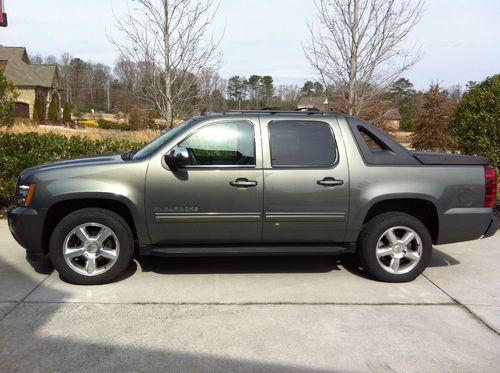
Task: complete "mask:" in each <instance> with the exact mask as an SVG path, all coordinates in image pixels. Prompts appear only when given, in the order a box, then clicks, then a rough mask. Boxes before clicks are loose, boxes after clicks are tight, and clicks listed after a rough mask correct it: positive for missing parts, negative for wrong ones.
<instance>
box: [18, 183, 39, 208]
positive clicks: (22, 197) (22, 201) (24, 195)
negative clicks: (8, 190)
mask: <svg viewBox="0 0 500 373" xmlns="http://www.w3.org/2000/svg"><path fill="white" fill-rule="evenodd" d="M35 187H36V185H35V184H27V185H26V184H20V185H18V187H17V193H16V201H17V205H18V206H20V207H29V205H30V202H31V197H33V193H34V192H35Z"/></svg>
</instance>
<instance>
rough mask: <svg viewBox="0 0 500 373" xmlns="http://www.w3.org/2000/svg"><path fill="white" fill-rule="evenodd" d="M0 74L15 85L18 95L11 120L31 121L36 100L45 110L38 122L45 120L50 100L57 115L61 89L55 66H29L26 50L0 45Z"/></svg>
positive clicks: (59, 107)
mask: <svg viewBox="0 0 500 373" xmlns="http://www.w3.org/2000/svg"><path fill="white" fill-rule="evenodd" d="M0 71H3V73H4V75H5V76H6V77H7V79H9V80H11V81H12V82H13V83H14V85H15V86H16V89H17V91H18V93H19V97H18V99H17V102H16V106H15V108H14V118H29V119H33V111H34V107H35V99H36V97H38V98H39V99H40V101H41V103H42V107H43V108H44V113H42V118H41V119H46V117H47V111H48V107H49V104H50V102H51V101H53V100H55V101H56V104H57V112H58V113H59V112H60V109H61V87H62V85H61V79H60V77H59V70H58V68H57V65H46V64H31V63H30V60H29V57H28V53H27V52H26V48H23V47H4V46H2V45H0Z"/></svg>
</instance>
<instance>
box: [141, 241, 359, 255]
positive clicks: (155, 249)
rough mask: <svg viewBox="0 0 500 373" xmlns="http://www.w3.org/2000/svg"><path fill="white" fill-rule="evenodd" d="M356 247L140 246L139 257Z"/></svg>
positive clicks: (325, 251)
mask: <svg viewBox="0 0 500 373" xmlns="http://www.w3.org/2000/svg"><path fill="white" fill-rule="evenodd" d="M355 247H356V245H355V244H354V243H346V244H300V245H299V244H296V245H279V244H269V245H265V244H262V245H224V244H222V245H178V246H174V245H172V246H154V245H144V246H140V254H141V255H159V256H189V255H196V256H203V255H208V256H212V255H213V256H217V255H325V254H344V253H354V252H355Z"/></svg>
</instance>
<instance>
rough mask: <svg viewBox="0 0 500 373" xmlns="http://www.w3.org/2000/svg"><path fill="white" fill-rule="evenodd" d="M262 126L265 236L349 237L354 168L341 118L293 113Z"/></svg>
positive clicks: (329, 239)
mask: <svg viewBox="0 0 500 373" xmlns="http://www.w3.org/2000/svg"><path fill="white" fill-rule="evenodd" d="M261 125H262V133H263V136H262V138H263V154H264V156H263V161H264V222H263V241H264V242H283V243H285V242H343V240H344V235H345V231H346V226H347V214H348V206H349V172H348V162H347V159H346V151H345V148H344V143H343V141H342V137H341V131H340V127H339V124H338V122H337V120H336V119H335V118H334V117H330V118H328V119H326V118H324V117H323V118H322V117H317V118H314V117H313V116H312V115H311V117H307V118H304V117H303V116H301V117H298V116H297V117H294V116H293V115H290V117H287V118H285V119H283V118H280V119H277V120H274V119H273V118H272V117H261ZM265 134H267V135H268V136H266V135H265Z"/></svg>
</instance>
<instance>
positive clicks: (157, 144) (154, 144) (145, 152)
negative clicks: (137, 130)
mask: <svg viewBox="0 0 500 373" xmlns="http://www.w3.org/2000/svg"><path fill="white" fill-rule="evenodd" d="M193 122H195V120H194V119H188V120H187V121H185V122H184V123H182V124H180V125H178V126H177V127H175V128H172V129H171V130H170V131H168V132H165V133H164V134H163V135H161V136H160V137H158V138H156V139H154V140H153V141H151V142H150V143H149V144H148V145H146V146H145V147H144V148H142V149H141V150H139V151H137V152H136V153H134V156H133V157H132V159H142V158H145V157H148V156H149V155H151V154H153V153H154V152H155V151H156V150H157V149H159V148H161V147H162V146H163V144H165V143H166V142H168V141H169V140H170V139H171V138H173V137H174V136H175V135H177V134H178V133H181V132H182V131H184V129H185V128H187V127H189V125H190V124H191V123H193Z"/></svg>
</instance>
